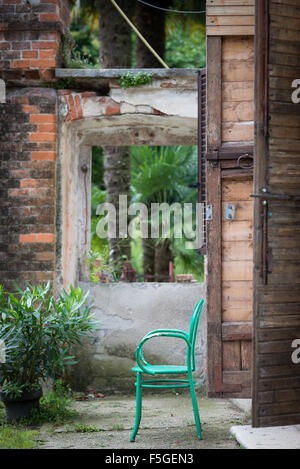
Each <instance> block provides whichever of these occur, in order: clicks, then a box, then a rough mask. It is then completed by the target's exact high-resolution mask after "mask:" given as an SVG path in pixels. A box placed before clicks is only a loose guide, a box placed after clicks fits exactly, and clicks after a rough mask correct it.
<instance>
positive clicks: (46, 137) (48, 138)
mask: <svg viewBox="0 0 300 469" xmlns="http://www.w3.org/2000/svg"><path fill="white" fill-rule="evenodd" d="M55 141H56V134H55V133H46V132H42V133H37V134H31V135H30V142H55Z"/></svg>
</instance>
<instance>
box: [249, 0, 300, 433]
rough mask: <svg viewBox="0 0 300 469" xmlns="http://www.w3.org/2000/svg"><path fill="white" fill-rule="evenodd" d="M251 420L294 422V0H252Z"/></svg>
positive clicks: (299, 371)
mask: <svg viewBox="0 0 300 469" xmlns="http://www.w3.org/2000/svg"><path fill="white" fill-rule="evenodd" d="M256 4H257V5H256V28H257V34H256V69H257V74H256V100H255V107H256V141H255V153H256V158H255V173H254V177H255V195H256V197H255V230H254V233H255V236H254V273H255V275H254V331H255V333H254V347H253V351H254V381H253V406H252V417H253V418H252V423H253V426H259V427H263V426H272V425H295V424H300V363H297V360H296V361H295V360H293V359H292V354H293V352H294V351H295V349H294V348H293V345H292V344H293V342H294V340H297V339H300V170H299V168H300V103H297V100H296V101H295V102H294V101H293V98H292V93H293V91H295V88H293V83H294V81H295V80H298V79H299V78H300V40H299V37H300V0H294V1H292V2H291V1H289V0H281V1H280V2H278V1H275V0H274V1H273V0H269V1H267V0H257V1H256Z"/></svg>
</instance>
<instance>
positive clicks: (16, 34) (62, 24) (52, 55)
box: [0, 0, 70, 86]
mask: <svg viewBox="0 0 300 469" xmlns="http://www.w3.org/2000/svg"><path fill="white" fill-rule="evenodd" d="M69 18H70V11H69V2H68V0H28V1H27V0H0V78H2V79H4V80H5V81H6V82H7V84H8V85H10V84H12V85H15V84H18V85H19V84H20V83H23V84H24V85H25V86H28V81H30V82H32V83H33V84H35V83H34V82H35V81H38V80H51V79H53V78H54V68H55V65H56V64H57V65H59V62H60V61H61V47H60V45H61V35H62V34H65V33H66V32H67V31H68V28H69V21H70V20H69Z"/></svg>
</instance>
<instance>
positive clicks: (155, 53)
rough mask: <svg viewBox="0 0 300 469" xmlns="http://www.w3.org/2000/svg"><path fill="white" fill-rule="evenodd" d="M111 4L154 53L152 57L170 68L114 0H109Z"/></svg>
mask: <svg viewBox="0 0 300 469" xmlns="http://www.w3.org/2000/svg"><path fill="white" fill-rule="evenodd" d="M111 2H112V4H113V5H114V6H115V7H116V9H117V10H118V12H119V13H120V15H122V16H123V18H124V19H125V21H127V23H128V24H129V26H130V27H131V28H132V29H133V31H134V32H135V34H136V35H137V36H138V37H139V38H140V40H141V41H142V42H143V43H144V44H145V46H146V47H148V49H149V50H150V52H152V54H153V55H154V57H156V59H157V60H158V61H159V62H160V63H161V64H162V66H163V67H165V68H170V67H168V65H167V64H166V63H165V62H164V61H163V59H162V58H161V57H160V56H159V55H158V53H157V52H155V50H154V49H153V47H151V46H150V44H149V42H148V41H146V39H145V38H144V36H142V34H141V33H140V32H139V31H138V29H137V28H136V27H135V26H134V24H133V23H132V22H131V21H130V19H129V18H128V17H127V16H126V15H125V13H124V11H123V10H121V8H120V7H119V5H118V4H117V3H116V2H115V0H111Z"/></svg>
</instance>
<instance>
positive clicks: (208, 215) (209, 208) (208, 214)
mask: <svg viewBox="0 0 300 469" xmlns="http://www.w3.org/2000/svg"><path fill="white" fill-rule="evenodd" d="M210 220H213V208H212V205H206V221H210Z"/></svg>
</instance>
